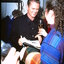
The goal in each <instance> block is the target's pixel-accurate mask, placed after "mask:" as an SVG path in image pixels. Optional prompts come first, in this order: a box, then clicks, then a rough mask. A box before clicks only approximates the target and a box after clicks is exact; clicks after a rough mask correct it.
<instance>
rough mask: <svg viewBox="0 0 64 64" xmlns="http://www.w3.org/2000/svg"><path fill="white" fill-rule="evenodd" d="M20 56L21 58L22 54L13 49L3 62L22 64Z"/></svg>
mask: <svg viewBox="0 0 64 64" xmlns="http://www.w3.org/2000/svg"><path fill="white" fill-rule="evenodd" d="M19 56H20V53H19V52H18V51H16V49H15V48H14V47H12V48H11V49H10V51H9V53H8V55H7V56H6V57H5V59H4V60H3V61H2V64H20V63H19V60H18V58H19Z"/></svg>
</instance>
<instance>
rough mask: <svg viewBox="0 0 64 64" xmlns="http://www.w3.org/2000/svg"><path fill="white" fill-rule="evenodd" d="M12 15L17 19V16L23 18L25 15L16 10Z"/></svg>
mask: <svg viewBox="0 0 64 64" xmlns="http://www.w3.org/2000/svg"><path fill="white" fill-rule="evenodd" d="M12 15H13V16H14V17H15V16H17V17H19V16H22V15H23V14H22V12H21V11H19V10H16V9H14V10H13V11H12Z"/></svg>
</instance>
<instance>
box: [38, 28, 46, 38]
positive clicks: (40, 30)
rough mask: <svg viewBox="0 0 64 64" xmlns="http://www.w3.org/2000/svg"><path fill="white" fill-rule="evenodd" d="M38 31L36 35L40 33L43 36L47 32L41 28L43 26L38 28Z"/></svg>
mask: <svg viewBox="0 0 64 64" xmlns="http://www.w3.org/2000/svg"><path fill="white" fill-rule="evenodd" d="M38 33H39V34H38V35H42V36H44V37H46V36H47V32H46V30H45V29H43V28H40V29H39V32H38Z"/></svg>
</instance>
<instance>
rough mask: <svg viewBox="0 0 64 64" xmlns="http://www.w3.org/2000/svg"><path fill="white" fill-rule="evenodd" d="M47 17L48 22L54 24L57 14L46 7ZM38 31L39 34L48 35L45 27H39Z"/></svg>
mask: <svg viewBox="0 0 64 64" xmlns="http://www.w3.org/2000/svg"><path fill="white" fill-rule="evenodd" d="M45 18H46V20H47V23H48V24H51V25H54V22H55V15H54V11H53V10H49V11H47V9H45ZM38 33H39V34H38V35H43V36H44V37H46V36H47V32H46V31H45V29H43V28H41V29H39V32H38Z"/></svg>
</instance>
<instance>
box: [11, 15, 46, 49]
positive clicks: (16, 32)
mask: <svg viewBox="0 0 64 64" xmlns="http://www.w3.org/2000/svg"><path fill="white" fill-rule="evenodd" d="M39 20H40V18H38V17H37V16H36V17H35V19H34V21H31V20H30V19H29V18H28V17H27V14H26V15H23V16H20V17H18V18H16V19H15V20H14V21H13V23H12V30H11V34H10V41H11V42H12V44H13V46H14V47H16V49H17V50H20V49H21V48H22V47H21V46H19V44H18V39H19V38H20V36H21V35H22V37H26V38H27V39H29V40H36V39H35V38H34V36H35V35H36V34H37V33H38V21H39ZM43 28H44V29H45V30H47V26H46V23H45V21H43Z"/></svg>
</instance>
